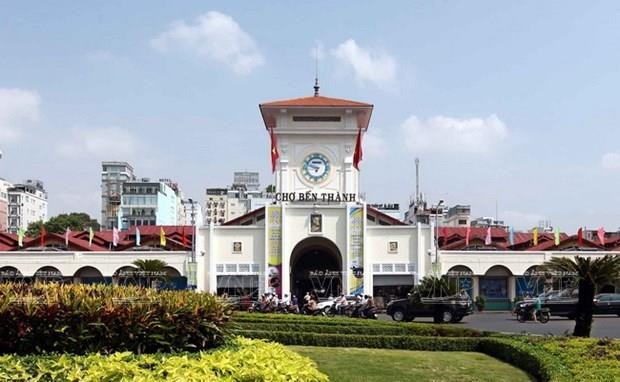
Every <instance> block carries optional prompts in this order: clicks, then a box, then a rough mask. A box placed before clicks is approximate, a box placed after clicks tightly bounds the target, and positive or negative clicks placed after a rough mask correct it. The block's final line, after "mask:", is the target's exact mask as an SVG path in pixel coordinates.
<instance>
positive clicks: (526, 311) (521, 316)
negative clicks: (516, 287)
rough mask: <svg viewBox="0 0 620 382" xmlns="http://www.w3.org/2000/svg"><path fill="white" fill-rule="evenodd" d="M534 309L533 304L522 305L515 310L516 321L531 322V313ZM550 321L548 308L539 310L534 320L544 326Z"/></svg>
mask: <svg viewBox="0 0 620 382" xmlns="http://www.w3.org/2000/svg"><path fill="white" fill-rule="evenodd" d="M533 309H534V304H522V305H519V307H518V308H517V310H516V313H517V320H518V321H519V322H525V321H532V320H533V319H534V317H533V316H532V312H533ZM550 319H551V311H550V310H549V308H542V309H541V310H539V311H537V312H536V320H537V321H538V322H540V323H541V324H546V323H547V322H549V320H550Z"/></svg>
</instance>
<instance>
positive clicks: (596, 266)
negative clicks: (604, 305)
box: [543, 255, 620, 337]
mask: <svg viewBox="0 0 620 382" xmlns="http://www.w3.org/2000/svg"><path fill="white" fill-rule="evenodd" d="M543 268H544V269H545V270H546V271H549V272H550V273H552V274H553V273H556V272H557V273H560V274H561V275H562V276H570V275H572V276H574V277H575V278H576V279H577V282H578V285H579V300H578V301H577V307H576V312H575V329H574V330H573V335H574V336H577V337H590V330H591V329H592V309H593V300H594V295H595V293H596V290H597V288H599V287H601V286H603V285H605V284H607V283H610V282H615V280H616V279H617V278H618V277H620V256H617V255H613V256H612V255H605V256H604V257H599V258H598V259H594V260H592V258H590V257H580V256H575V258H574V259H569V258H566V257H555V258H553V259H551V260H549V261H547V262H546V263H544V264H543Z"/></svg>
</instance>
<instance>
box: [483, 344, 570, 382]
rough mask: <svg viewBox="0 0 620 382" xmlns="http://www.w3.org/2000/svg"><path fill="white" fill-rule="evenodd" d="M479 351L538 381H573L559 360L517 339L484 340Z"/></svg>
mask: <svg viewBox="0 0 620 382" xmlns="http://www.w3.org/2000/svg"><path fill="white" fill-rule="evenodd" d="M478 351H480V352H482V353H485V354H488V355H490V356H493V357H495V358H497V359H500V360H502V361H504V362H507V363H509V364H511V365H513V366H516V367H518V368H520V369H522V370H525V371H527V372H528V373H530V374H531V375H533V376H534V377H536V379H537V380H538V381H543V382H547V381H572V380H573V379H572V378H571V374H570V373H569V371H568V369H567V367H566V365H564V364H563V363H562V362H561V361H560V360H559V359H558V358H556V357H554V356H552V355H550V354H548V353H547V352H545V351H544V350H542V349H539V348H537V347H536V346H532V344H528V343H525V342H522V341H519V340H516V339H508V338H482V339H480V342H479V345H478Z"/></svg>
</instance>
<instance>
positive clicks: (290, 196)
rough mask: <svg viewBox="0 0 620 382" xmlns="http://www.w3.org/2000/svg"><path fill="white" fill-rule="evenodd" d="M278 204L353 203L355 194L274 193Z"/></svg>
mask: <svg viewBox="0 0 620 382" xmlns="http://www.w3.org/2000/svg"><path fill="white" fill-rule="evenodd" d="M276 201H279V202H326V203H332V202H334V203H339V202H355V201H356V195H355V193H345V192H310V191H308V192H276Z"/></svg>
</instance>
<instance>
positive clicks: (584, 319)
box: [573, 279, 595, 337]
mask: <svg viewBox="0 0 620 382" xmlns="http://www.w3.org/2000/svg"><path fill="white" fill-rule="evenodd" d="M594 290H595V285H594V283H593V282H592V281H590V280H585V279H581V280H579V301H577V312H576V315H575V329H574V330H573V336H576V337H590V330H592V308H593V306H592V305H593V300H594Z"/></svg>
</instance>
